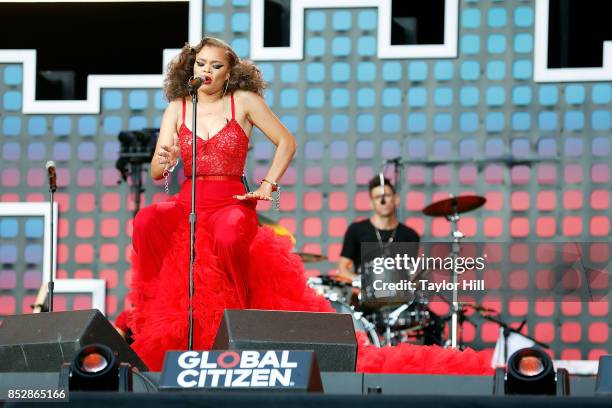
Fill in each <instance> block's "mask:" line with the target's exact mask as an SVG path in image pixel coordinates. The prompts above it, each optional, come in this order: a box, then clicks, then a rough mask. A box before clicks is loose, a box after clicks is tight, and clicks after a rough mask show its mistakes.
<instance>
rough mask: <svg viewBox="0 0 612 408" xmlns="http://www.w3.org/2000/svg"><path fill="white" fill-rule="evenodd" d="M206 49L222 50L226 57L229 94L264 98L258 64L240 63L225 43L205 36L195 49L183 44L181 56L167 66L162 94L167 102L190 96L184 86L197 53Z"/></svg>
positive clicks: (191, 73) (262, 82) (263, 86)
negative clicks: (250, 94) (207, 47)
mask: <svg viewBox="0 0 612 408" xmlns="http://www.w3.org/2000/svg"><path fill="white" fill-rule="evenodd" d="M206 46H209V47H219V48H223V49H225V56H226V57H227V61H228V63H229V67H230V78H229V83H228V85H227V92H228V93H231V92H234V91H236V90H238V89H242V90H245V91H251V92H255V93H256V94H258V95H259V96H263V91H264V89H265V88H266V82H265V81H264V79H263V75H262V74H261V71H260V70H259V68H257V65H255V64H254V63H253V61H250V60H245V59H242V60H241V59H240V58H239V57H238V54H236V51H234V50H233V49H232V47H231V46H230V45H229V44H228V43H226V42H225V41H223V40H220V39H218V38H214V37H204V38H202V40H201V41H200V42H199V43H198V45H196V46H195V47H192V46H191V45H189V44H185V46H184V47H183V48H182V49H181V52H180V54H179V55H178V56H177V57H176V58H174V59H173V60H172V61H171V62H170V63H169V64H168V71H167V73H166V77H165V78H164V93H165V94H166V98H168V100H169V101H172V100H174V99H177V98H183V97H185V96H188V95H189V88H188V85H187V83H188V81H189V78H191V77H192V76H193V64H194V63H195V59H196V54H197V53H198V52H200V50H201V49H202V48H204V47H206Z"/></svg>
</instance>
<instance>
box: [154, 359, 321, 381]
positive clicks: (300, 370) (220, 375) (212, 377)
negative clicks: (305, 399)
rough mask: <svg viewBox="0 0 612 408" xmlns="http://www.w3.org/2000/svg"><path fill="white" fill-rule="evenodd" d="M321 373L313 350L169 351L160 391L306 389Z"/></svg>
mask: <svg viewBox="0 0 612 408" xmlns="http://www.w3.org/2000/svg"><path fill="white" fill-rule="evenodd" d="M313 375H314V376H315V379H314V382H315V383H316V382H317V381H316V379H317V378H318V383H319V384H320V382H321V379H320V374H319V369H318V364H317V362H316V356H315V354H314V352H312V351H288V350H284V351H273V350H270V351H253V350H245V351H183V352H180V351H170V352H168V353H166V358H165V360H164V369H163V372H162V377H161V381H160V388H209V389H220V388H239V389H245V388H257V389H261V388H272V389H285V388H286V389H295V390H306V389H308V388H312V386H313V385H316V384H312V380H313V378H312V377H313Z"/></svg>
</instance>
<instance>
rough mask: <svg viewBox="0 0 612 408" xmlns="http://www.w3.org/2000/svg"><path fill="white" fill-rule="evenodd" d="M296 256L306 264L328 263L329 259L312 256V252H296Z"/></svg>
mask: <svg viewBox="0 0 612 408" xmlns="http://www.w3.org/2000/svg"><path fill="white" fill-rule="evenodd" d="M294 254H296V255H298V256H299V257H300V258H302V262H304V263H312V262H321V261H327V257H326V256H325V255H321V254H312V253H310V252H294Z"/></svg>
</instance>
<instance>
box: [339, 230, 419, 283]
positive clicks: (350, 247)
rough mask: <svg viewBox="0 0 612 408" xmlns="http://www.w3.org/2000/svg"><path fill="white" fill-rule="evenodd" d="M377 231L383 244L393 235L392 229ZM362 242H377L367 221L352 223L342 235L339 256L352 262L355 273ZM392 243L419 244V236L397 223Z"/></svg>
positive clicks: (358, 263) (374, 232)
mask: <svg viewBox="0 0 612 408" xmlns="http://www.w3.org/2000/svg"><path fill="white" fill-rule="evenodd" d="M378 231H379V232H380V237H381V238H382V241H383V243H386V242H388V241H389V238H390V237H391V234H392V233H393V230H392V229H391V230H378ZM362 242H378V238H377V237H376V231H375V230H374V225H372V223H371V222H370V220H369V219H366V220H363V221H358V222H354V223H352V224H351V225H350V226H349V227H348V230H346V234H345V235H344V243H343V245H342V252H340V256H343V257H345V258H349V259H351V260H352V261H353V264H354V266H355V272H357V269H358V267H359V265H360V264H361V243H362ZM393 242H419V234H417V233H416V231H415V230H413V229H412V228H410V227H407V226H405V225H404V224H402V223H399V225H398V226H397V232H396V233H395V238H394V239H393Z"/></svg>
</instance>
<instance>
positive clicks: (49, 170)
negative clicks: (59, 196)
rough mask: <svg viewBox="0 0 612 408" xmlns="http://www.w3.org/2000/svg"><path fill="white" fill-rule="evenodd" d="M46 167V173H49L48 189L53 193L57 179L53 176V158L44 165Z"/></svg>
mask: <svg viewBox="0 0 612 408" xmlns="http://www.w3.org/2000/svg"><path fill="white" fill-rule="evenodd" d="M45 167H46V168H47V173H49V191H51V192H53V193H55V190H57V179H56V176H55V162H54V161H53V160H49V161H48V162H47V164H46V165H45Z"/></svg>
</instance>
